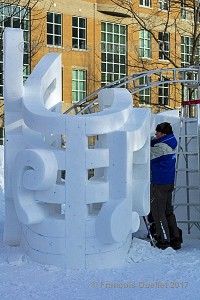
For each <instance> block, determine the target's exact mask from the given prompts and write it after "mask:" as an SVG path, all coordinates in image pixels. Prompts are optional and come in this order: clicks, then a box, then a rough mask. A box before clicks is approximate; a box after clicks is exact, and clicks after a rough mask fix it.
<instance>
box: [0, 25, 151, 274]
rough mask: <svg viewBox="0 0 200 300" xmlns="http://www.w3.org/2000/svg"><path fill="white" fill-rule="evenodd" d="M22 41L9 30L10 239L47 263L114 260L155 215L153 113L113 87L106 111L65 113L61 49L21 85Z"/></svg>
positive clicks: (88, 264)
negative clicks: (143, 218)
mask: <svg viewBox="0 0 200 300" xmlns="http://www.w3.org/2000/svg"><path fill="white" fill-rule="evenodd" d="M22 43H23V32H22V31H21V30H20V29H10V28H9V29H6V30H5V34H4V45H5V49H4V70H5V71H4V72H5V73H4V74H5V76H4V81H5V83H4V95H5V201H6V207H5V210H6V216H5V230H4V241H5V243H6V244H8V245H21V246H22V247H23V248H24V249H25V251H26V253H27V254H28V255H29V256H30V257H31V258H32V259H33V260H35V261H37V262H40V263H43V264H52V265H56V266H61V267H64V268H68V269H87V268H105V267H118V266H120V265H122V264H123V262H124V259H125V257H126V255H127V252H128V250H129V248H130V243H131V238H132V233H133V232H136V231H137V230H138V228H139V225H140V218H139V216H142V215H147V214H148V213H149V208H150V207H149V183H150V161H149V157H150V155H149V151H150V146H149V145H150V143H149V138H150V118H151V115H150V110H149V109H138V108H132V97H131V94H130V93H129V92H128V91H127V90H126V89H121V88H120V89H117V88H113V89H105V90H102V91H100V92H99V95H98V97H99V103H100V112H98V113H94V114H90V115H63V114H62V113H61V102H62V98H61V56H60V55H59V54H47V55H46V56H44V57H43V58H42V60H41V61H40V62H39V63H38V65H37V66H36V67H35V69H34V70H33V72H32V74H31V75H30V76H29V78H28V79H27V81H26V82H25V84H24V85H23V78H22V74H23V53H22V52H20V49H21V47H18V45H21V44H22ZM62 136H65V137H66V147H63V145H62V144H63V143H62V139H61V137H62ZM91 137H93V138H94V139H95V140H96V143H95V145H94V147H93V148H90V147H89V140H90V139H91ZM63 171H65V178H64V179H63V178H62V176H61V174H63ZM91 174H92V175H91Z"/></svg>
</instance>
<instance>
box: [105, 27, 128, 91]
mask: <svg viewBox="0 0 200 300" xmlns="http://www.w3.org/2000/svg"><path fill="white" fill-rule="evenodd" d="M125 75H126V26H125V25H121V24H115V23H107V22H102V24H101V82H102V85H105V84H108V83H110V82H112V81H115V80H118V79H120V78H122V77H124V76H125Z"/></svg>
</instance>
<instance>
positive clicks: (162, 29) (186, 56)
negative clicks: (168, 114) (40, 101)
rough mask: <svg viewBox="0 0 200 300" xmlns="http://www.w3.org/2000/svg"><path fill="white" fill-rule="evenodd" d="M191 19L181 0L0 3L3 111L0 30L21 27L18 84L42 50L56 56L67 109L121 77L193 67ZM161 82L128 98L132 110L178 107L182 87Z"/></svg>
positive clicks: (195, 52)
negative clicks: (21, 70)
mask: <svg viewBox="0 0 200 300" xmlns="http://www.w3.org/2000/svg"><path fill="white" fill-rule="evenodd" d="M16 2H17V5H16ZM173 2H174V3H173ZM192 2H194V1H192ZM28 3H29V6H28ZM196 12H197V17H196V19H195V18H194V17H195V14H196ZM198 16H199V1H198V0H197V1H196V6H194V7H193V8H191V6H190V8H188V7H187V5H186V1H184V0H181V1H169V0H138V1H120V0H116V1H106V0H97V1H94V0H83V1H78V0H74V1H73V2H71V1H69V0H55V1H31V5H30V1H8V0H7V1H1V3H0V18H1V19H0V30H1V46H2V47H1V56H0V76H1V78H0V97H1V106H2V109H3V40H2V37H3V29H4V28H5V27H20V28H22V29H23V30H24V41H25V44H24V48H23V46H22V45H19V47H22V51H23V50H24V80H26V78H27V76H28V74H29V73H30V72H31V70H32V69H33V68H34V66H35V65H36V64H37V62H38V61H39V60H40V59H41V57H43V56H44V55H45V54H46V53H51V52H54V53H55V52H56V53H57V52H58V53H61V54H62V65H63V68H62V80H63V110H66V109H67V108H69V107H70V106H72V105H73V103H75V102H77V101H79V100H81V99H82V98H84V97H85V96H86V95H88V94H90V93H91V92H93V91H94V90H97V89H98V88H100V87H101V86H104V85H106V84H108V83H110V82H112V81H115V80H117V79H119V78H122V77H124V76H126V75H130V74H137V73H139V72H144V71H148V70H154V69H163V68H174V67H181V66H187V65H190V64H195V63H199V60H198V58H199V42H198V39H197V40H196V38H197V36H198V34H199V26H197V25H198V24H199V23H198V22H199V18H198ZM195 28H196V29H195ZM194 44H195V45H196V46H195V48H194ZM160 80H162V81H163V84H162V85H160V86H159V87H155V88H153V89H145V90H144V91H142V92H139V93H138V94H136V95H134V97H133V102H134V105H136V106H144V105H145V106H151V107H153V108H154V111H159V110H160V109H163V107H164V108H171V109H174V108H177V107H180V101H181V97H182V94H183V88H181V87H180V86H178V85H170V84H166V83H164V81H165V78H161V79H160ZM140 84H141V85H142V84H144V82H142V80H141V82H140ZM186 97H187V95H186ZM2 122H3V118H2Z"/></svg>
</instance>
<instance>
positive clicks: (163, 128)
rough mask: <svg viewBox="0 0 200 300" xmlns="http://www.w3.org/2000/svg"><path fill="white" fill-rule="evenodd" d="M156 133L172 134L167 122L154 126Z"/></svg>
mask: <svg viewBox="0 0 200 300" xmlns="http://www.w3.org/2000/svg"><path fill="white" fill-rule="evenodd" d="M156 131H157V132H161V133H164V134H172V133H173V131H172V126H171V125H170V123H168V122H163V123H160V124H158V125H157V126H156Z"/></svg>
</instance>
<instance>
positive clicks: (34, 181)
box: [12, 149, 58, 225]
mask: <svg viewBox="0 0 200 300" xmlns="http://www.w3.org/2000/svg"><path fill="white" fill-rule="evenodd" d="M57 170H58V166H57V161H56V158H55V156H54V154H53V152H49V151H46V150H42V149H37V150H30V149H28V150H23V151H20V152H19V153H18V154H17V156H16V158H15V162H14V166H13V173H12V188H13V196H14V203H15V209H16V213H17V216H18V218H19V220H20V221H21V222H22V223H23V224H26V225H30V224H37V223H41V222H42V221H43V220H44V219H46V217H47V216H48V215H49V214H50V213H51V205H48V204H47V203H38V202H36V201H35V197H34V196H35V195H34V191H36V190H48V189H50V188H51V187H52V186H53V185H54V184H55V182H56V178H57Z"/></svg>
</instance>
